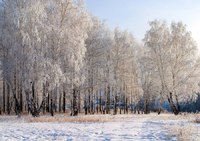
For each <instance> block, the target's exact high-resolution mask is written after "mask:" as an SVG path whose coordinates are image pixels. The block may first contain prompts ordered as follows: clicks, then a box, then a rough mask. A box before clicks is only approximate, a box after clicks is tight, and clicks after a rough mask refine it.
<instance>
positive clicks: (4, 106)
mask: <svg viewBox="0 0 200 141" xmlns="http://www.w3.org/2000/svg"><path fill="white" fill-rule="evenodd" d="M5 112H6V83H5V80H4V79H3V113H5Z"/></svg>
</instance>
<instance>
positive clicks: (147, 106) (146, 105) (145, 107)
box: [144, 98, 149, 114]
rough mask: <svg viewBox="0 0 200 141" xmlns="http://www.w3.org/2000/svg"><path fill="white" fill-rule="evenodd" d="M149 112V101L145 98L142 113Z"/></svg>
mask: <svg viewBox="0 0 200 141" xmlns="http://www.w3.org/2000/svg"><path fill="white" fill-rule="evenodd" d="M148 113H149V102H148V99H147V98H146V99H145V103H144V114H148Z"/></svg>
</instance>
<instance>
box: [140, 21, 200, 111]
mask: <svg viewBox="0 0 200 141" xmlns="http://www.w3.org/2000/svg"><path fill="white" fill-rule="evenodd" d="M150 27H151V28H150V30H149V31H147V32H146V34H145V38H144V43H145V47H146V48H147V50H148V53H149V58H148V59H149V63H150V64H152V65H153V68H154V73H155V74H156V75H157V76H158V77H159V79H158V83H159V84H160V93H161V97H164V98H167V100H168V101H169V104H170V106H171V109H172V111H173V113H174V114H176V115H177V114H178V113H179V100H184V99H183V97H187V96H189V95H192V94H195V93H194V91H195V89H194V87H193V86H194V85H197V84H198V81H197V80H195V79H194V77H195V75H196V73H197V70H198V66H199V65H198V64H197V63H196V59H197V58H196V56H195V53H196V45H195V43H194V41H193V39H192V37H191V34H190V32H188V31H187V30H186V26H185V25H183V24H182V23H181V22H178V23H171V27H168V26H167V24H166V23H165V22H163V21H157V20H155V21H152V22H150ZM194 80H195V81H194ZM188 87H193V88H192V89H189V88H188Z"/></svg>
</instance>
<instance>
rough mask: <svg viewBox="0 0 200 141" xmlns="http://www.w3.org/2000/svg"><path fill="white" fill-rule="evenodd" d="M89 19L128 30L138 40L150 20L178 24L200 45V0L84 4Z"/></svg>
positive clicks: (124, 0)
mask: <svg viewBox="0 0 200 141" xmlns="http://www.w3.org/2000/svg"><path fill="white" fill-rule="evenodd" d="M85 2H86V7H87V9H88V11H90V12H91V13H92V14H93V15H95V16H97V17H99V18H100V19H101V20H105V21H106V23H107V24H108V26H109V27H111V28H114V27H119V28H121V29H128V30H129V31H131V32H132V33H133V35H134V36H135V37H136V39H138V40H141V39H142V38H143V37H144V34H145V32H146V31H147V30H148V29H149V26H148V22H149V21H152V20H154V19H161V20H166V21H167V22H168V23H170V22H171V21H182V22H183V23H184V24H186V25H187V29H188V30H189V31H191V32H192V36H193V37H194V39H195V40H196V41H197V43H198V45H200V0H85Z"/></svg>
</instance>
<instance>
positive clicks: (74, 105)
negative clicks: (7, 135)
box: [71, 88, 78, 116]
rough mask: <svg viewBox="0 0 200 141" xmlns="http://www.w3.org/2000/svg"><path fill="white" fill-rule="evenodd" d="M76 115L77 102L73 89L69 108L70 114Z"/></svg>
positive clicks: (75, 92) (75, 91)
mask: <svg viewBox="0 0 200 141" xmlns="http://www.w3.org/2000/svg"><path fill="white" fill-rule="evenodd" d="M77 115H78V102H77V90H76V88H74V89H73V97H72V108H71V116H77Z"/></svg>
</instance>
